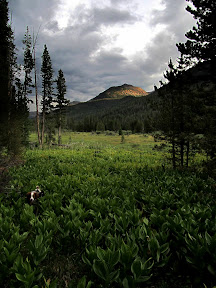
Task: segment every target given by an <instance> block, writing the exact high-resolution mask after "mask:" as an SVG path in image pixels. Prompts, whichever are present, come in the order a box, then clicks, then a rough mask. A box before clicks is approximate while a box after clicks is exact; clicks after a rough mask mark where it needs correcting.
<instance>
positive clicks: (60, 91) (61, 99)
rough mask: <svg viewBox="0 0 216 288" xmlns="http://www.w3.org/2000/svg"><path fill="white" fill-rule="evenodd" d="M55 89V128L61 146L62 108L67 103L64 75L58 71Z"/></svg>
mask: <svg viewBox="0 0 216 288" xmlns="http://www.w3.org/2000/svg"><path fill="white" fill-rule="evenodd" d="M56 84H57V85H56V89H57V94H56V99H55V102H56V104H57V105H56V106H55V108H56V109H57V111H56V116H57V127H58V144H61V129H62V123H63V120H64V115H63V111H64V107H65V106H66V105H67V104H68V103H69V101H68V100H67V99H65V94H66V91H67V89H66V81H65V78H64V73H63V72H62V70H61V69H60V70H59V71H58V78H57V80H56Z"/></svg>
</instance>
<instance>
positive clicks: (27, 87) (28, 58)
mask: <svg viewBox="0 0 216 288" xmlns="http://www.w3.org/2000/svg"><path fill="white" fill-rule="evenodd" d="M23 44H24V45H25V49H24V71H25V79H24V97H26V98H27V95H28V94H29V93H31V92H32V90H31V88H32V87H33V85H32V76H31V72H32V69H33V67H34V61H33V57H32V39H31V35H30V34H29V29H28V26H27V29H26V33H25V36H24V40H23Z"/></svg>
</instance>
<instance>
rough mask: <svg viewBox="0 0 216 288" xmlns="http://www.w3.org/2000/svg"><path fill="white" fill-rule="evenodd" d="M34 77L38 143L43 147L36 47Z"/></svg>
mask: <svg viewBox="0 0 216 288" xmlns="http://www.w3.org/2000/svg"><path fill="white" fill-rule="evenodd" d="M34 74H35V75H34V76H35V100H36V121H37V135H38V143H39V145H40V147H41V138H40V119H39V108H38V90H37V70H36V57H35V47H34Z"/></svg>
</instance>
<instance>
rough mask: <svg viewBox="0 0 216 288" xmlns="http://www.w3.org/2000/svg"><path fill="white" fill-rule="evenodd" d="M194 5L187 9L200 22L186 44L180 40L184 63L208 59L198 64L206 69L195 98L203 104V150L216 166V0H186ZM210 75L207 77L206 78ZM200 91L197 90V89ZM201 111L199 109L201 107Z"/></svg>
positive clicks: (186, 64)
mask: <svg viewBox="0 0 216 288" xmlns="http://www.w3.org/2000/svg"><path fill="white" fill-rule="evenodd" d="M187 1H188V2H191V3H192V4H193V6H192V7H191V6H188V7H187V8H186V10H187V11H188V12H189V13H191V14H192V15H193V17H194V18H195V19H196V20H197V25H196V26H194V27H193V29H192V30H190V31H189V32H187V33H186V37H187V38H188V40H187V41H186V43H178V44H177V47H178V50H179V51H180V53H181V55H182V59H183V62H184V65H185V66H186V67H190V65H191V64H192V63H193V62H196V63H197V62H205V63H203V64H202V65H199V67H202V68H201V69H202V70H203V71H205V72H204V73H202V75H203V79H200V80H199V81H200V83H201V84H202V85H200V87H199V90H200V91H197V93H196V98H198V97H199V98H200V102H202V103H203V105H202V107H203V109H202V111H200V112H201V113H199V114H198V113H197V117H199V119H200V123H201V122H202V123H203V121H205V123H204V125H203V124H202V126H203V127H204V130H203V131H201V133H202V134H203V135H204V139H203V140H202V144H203V149H204V150H205V151H206V153H207V154H208V156H209V157H210V159H211V162H212V163H214V165H215V166H216V17H215V15H216V2H215V1H214V0H187ZM207 76H208V77H207ZM197 90H198V89H197ZM199 110H200V109H199Z"/></svg>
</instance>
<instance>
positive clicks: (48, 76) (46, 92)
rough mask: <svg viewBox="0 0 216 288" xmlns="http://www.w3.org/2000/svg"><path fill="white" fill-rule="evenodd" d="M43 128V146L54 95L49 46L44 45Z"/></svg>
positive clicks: (42, 72)
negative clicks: (47, 118)
mask: <svg viewBox="0 0 216 288" xmlns="http://www.w3.org/2000/svg"><path fill="white" fill-rule="evenodd" d="M41 76H42V89H43V90H42V101H41V104H42V128H41V144H42V145H43V144H44V133H45V119H46V115H47V114H48V113H50V112H51V109H52V108H53V106H52V101H53V98H52V94H53V69H52V62H51V58H50V55H49V51H48V49H47V46H46V45H44V51H43V55H42V66H41Z"/></svg>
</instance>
